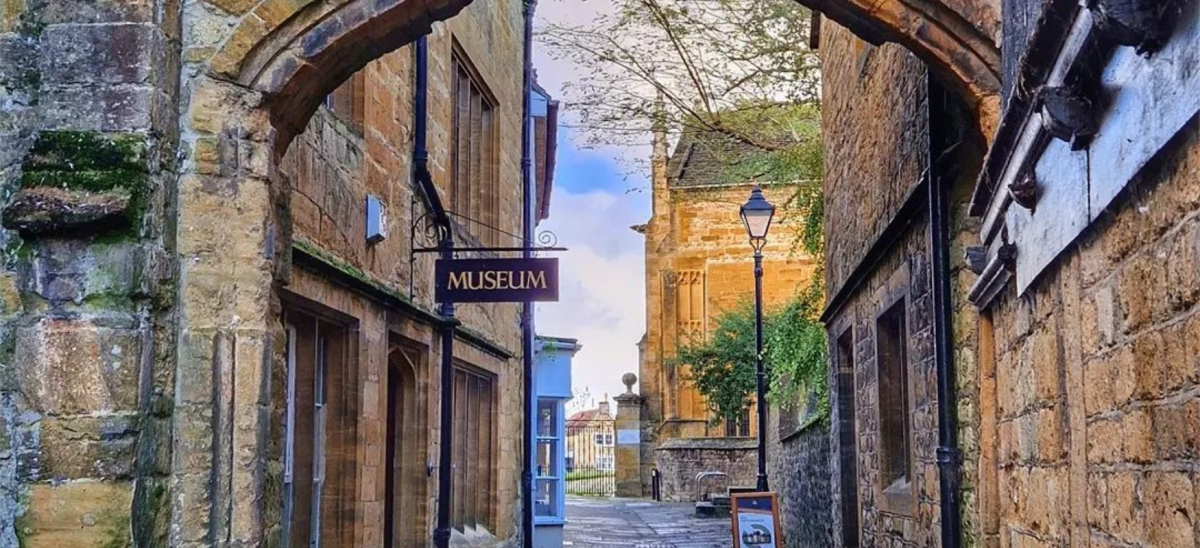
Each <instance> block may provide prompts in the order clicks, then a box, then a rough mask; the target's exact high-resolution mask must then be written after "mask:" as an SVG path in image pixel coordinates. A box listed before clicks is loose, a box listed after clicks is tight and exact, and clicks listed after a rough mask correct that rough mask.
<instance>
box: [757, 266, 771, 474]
mask: <svg viewBox="0 0 1200 548" xmlns="http://www.w3.org/2000/svg"><path fill="white" fill-rule="evenodd" d="M762 278H763V267H762V250H761V249H757V248H756V249H755V250H754V370H755V377H756V379H755V381H756V386H755V388H756V391H757V399H756V400H755V405H757V406H758V483H757V484H756V487H755V488H756V489H757V490H758V491H759V492H760V493H761V492H766V491H769V490H770V487H769V486H768V485H767V372H766V370H765V368H764V367H763V302H762Z"/></svg>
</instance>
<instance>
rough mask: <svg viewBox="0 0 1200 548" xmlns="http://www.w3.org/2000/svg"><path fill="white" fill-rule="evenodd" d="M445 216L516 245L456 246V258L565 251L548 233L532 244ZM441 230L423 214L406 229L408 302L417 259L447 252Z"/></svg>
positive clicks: (455, 216) (504, 232) (493, 228)
mask: <svg viewBox="0 0 1200 548" xmlns="http://www.w3.org/2000/svg"><path fill="white" fill-rule="evenodd" d="M413 210H414V213H415V210H416V204H413ZM445 213H446V215H447V216H448V217H449V218H450V219H451V222H453V223H456V224H459V225H462V226H464V227H466V226H469V227H471V228H473V229H477V230H478V229H482V230H486V231H488V232H491V233H495V234H499V235H502V236H508V237H511V238H513V239H515V240H516V242H517V243H518V244H519V245H516V246H483V245H466V246H457V245H456V246H454V247H453V249H452V250H451V253H452V254H453V256H454V257H456V258H457V257H459V256H460V255H462V254H474V255H483V256H497V255H506V254H513V253H524V252H526V251H530V252H532V253H533V254H535V255H537V254H540V253H546V252H561V251H567V248H565V247H561V246H559V245H558V235H557V234H555V233H554V232H552V231H549V230H543V231H540V232H538V234H537V236H536V237H534V238H533V239H532V240H529V239H526V238H524V237H522V236H520V235H518V234H513V233H512V232H509V231H507V230H504V229H502V228H499V227H496V226H492V225H490V224H488V223H485V222H483V221H480V220H478V219H473V218H471V217H468V216H466V215H463V214H460V213H455V212H453V211H446V212H445ZM444 230H445V229H444V228H443V227H441V226H439V225H438V224H437V223H435V222H433V212H432V211H429V212H426V213H424V214H423V215H420V216H417V217H415V218H414V219H413V222H412V225H411V226H410V227H409V232H408V249H409V250H410V251H409V256H408V273H409V276H408V278H409V288H408V292H409V297H410V298H411V297H412V296H413V286H412V282H413V276H415V275H416V263H417V257H418V256H420V255H421V254H425V253H444V252H445V251H446V249H445V247H443V246H442V245H441V243H442V239H443V236H444ZM454 232H455V233H457V234H472V231H470V230H457V229H456V230H454ZM474 234H475V237H474V238H472V239H475V238H477V237H478V234H479V233H478V232H474ZM477 242H478V240H475V242H472V241H470V240H468V241H467V243H477Z"/></svg>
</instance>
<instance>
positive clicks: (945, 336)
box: [926, 76, 962, 548]
mask: <svg viewBox="0 0 1200 548" xmlns="http://www.w3.org/2000/svg"><path fill="white" fill-rule="evenodd" d="M926 89H927V90H928V103H929V112H928V113H929V137H928V139H929V141H928V163H929V233H930V238H931V240H932V241H931V242H930V254H931V255H932V258H931V261H930V265H929V268H930V269H932V274H933V276H932V279H933V288H932V291H933V332H934V354H935V356H934V357H935V359H936V361H937V391H938V399H937V403H938V448H937V460H938V472H939V480H940V481H939V482H938V483H939V484H940V489H941V512H942V515H941V517H942V527H941V528H942V531H941V533H942V543H941V546H942V548H958V547H959V545H960V542H961V538H962V532H961V530H962V523H961V519H962V516H961V514H960V512H959V454H958V413H957V409H958V408H957V402H958V395H957V393H956V390H955V378H954V353H953V350H954V346H953V345H954V341H953V333H952V332H951V330H952V327H951V326H952V323H951V318H952V313H953V306H952V305H951V302H950V299H951V292H950V257H949V255H950V185H951V184H952V183H953V181H951V180H950V179H951V177H949V176H948V175H947V172H946V171H947V170H945V169H943V162H942V160H943V159H942V158H941V156H942V154H943V153H944V152H946V151H947V150H948V149H949V147H950V144H951V143H950V131H949V126H950V122H951V116H952V114H951V112H952V109H951V106H952V104H951V101H952V100H953V99H952V98H951V97H950V96H949V94H948V93H947V92H946V90H945V89H944V88H942V86H941V85H940V84H938V82H936V81H935V79H934V78H933V77H932V76H929V77H928V79H927V87H926Z"/></svg>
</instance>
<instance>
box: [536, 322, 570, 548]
mask: <svg viewBox="0 0 1200 548" xmlns="http://www.w3.org/2000/svg"><path fill="white" fill-rule="evenodd" d="M580 348H582V346H580V344H579V342H578V341H577V340H575V339H563V338H557V337H542V336H539V337H538V339H537V353H536V354H535V358H534V378H535V391H536V394H537V406H536V409H537V412H536V413H535V415H534V417H533V420H534V421H536V422H535V424H534V431H535V432H536V434H537V451H536V453H535V458H536V461H535V462H534V468H533V469H534V486H533V525H534V533H533V546H534V548H561V547H562V544H563V524H564V523H565V518H566V514H565V512H566V501H565V496H566V474H567V471H566V446H565V444H566V416H565V415H566V404H567V401H568V400H570V399H571V395H572V394H571V360H572V358H574V356H575V353H576V352H578V351H579V349H580Z"/></svg>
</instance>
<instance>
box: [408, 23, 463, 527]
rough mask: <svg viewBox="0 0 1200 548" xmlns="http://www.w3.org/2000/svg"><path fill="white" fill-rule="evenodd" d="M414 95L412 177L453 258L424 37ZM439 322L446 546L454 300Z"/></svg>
mask: <svg viewBox="0 0 1200 548" xmlns="http://www.w3.org/2000/svg"><path fill="white" fill-rule="evenodd" d="M415 49H416V63H415V65H416V67H415V68H416V70H415V72H416V88H417V89H416V94H415V97H414V98H413V118H414V120H413V176H414V177H415V178H416V182H417V188H418V189H419V190H420V191H421V194H422V195H423V196H422V197H423V199H424V200H425V205H426V207H428V208H429V211H431V212H432V213H433V222H434V224H435V225H436V226H437V229H438V247H439V248H440V249H441V258H442V259H453V258H454V232H453V231H452V230H451V226H450V217H449V215H447V214H446V210H445V208H444V207H442V201H441V198H440V197H439V196H438V193H437V187H435V186H434V184H433V178H432V177H430V175H429V149H428V148H427V146H426V145H427V143H426V139H427V133H428V132H427V118H426V117H427V114H428V110H429V107H428V96H429V43H428V42H427V40H426V37H424V36H422V37H420V38H417V41H416V48H415ZM438 314H439V315H440V316H441V321H440V322H439V323H438V337H439V338H440V339H441V343H442V352H441V353H442V364H441V385H440V392H441V396H442V398H441V400H442V402H441V406H440V407H439V410H438V411H439V421H438V444H439V446H438V467H437V471H438V495H437V501H438V503H437V504H438V505H437V526H436V528H435V529H434V531H433V542H434V546H436V547H437V548H449V546H450V472H451V470H450V466H451V464H452V463H451V460H450V455H451V452H450V445H451V443H452V437H451V434H450V430H451V428H452V427H453V420H454V419H453V415H452V410H453V409H454V331H455V328H457V327H458V325H459V321H458V319H457V318H455V317H454V303H453V302H443V303H440V305H439V307H438Z"/></svg>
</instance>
